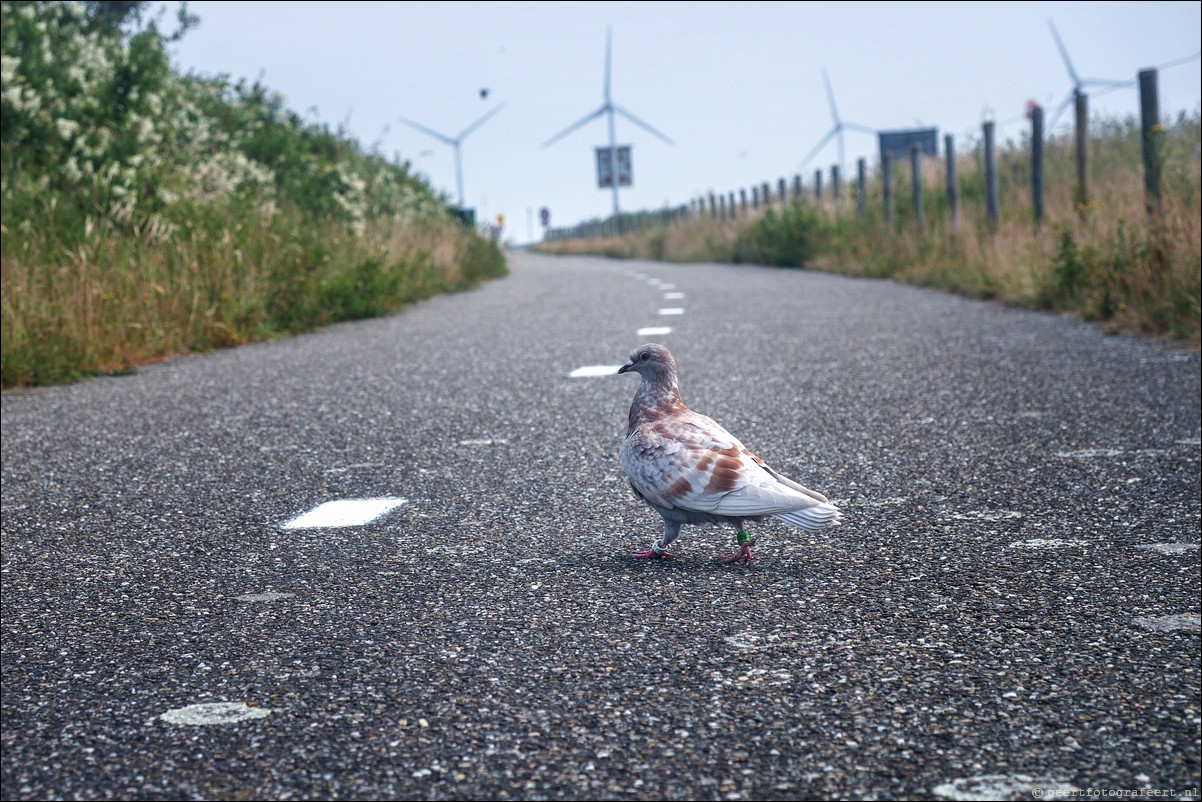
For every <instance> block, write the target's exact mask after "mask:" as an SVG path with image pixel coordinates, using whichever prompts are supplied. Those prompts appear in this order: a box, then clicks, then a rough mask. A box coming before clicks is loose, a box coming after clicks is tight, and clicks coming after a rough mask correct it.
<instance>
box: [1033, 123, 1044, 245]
mask: <svg viewBox="0 0 1202 802" xmlns="http://www.w3.org/2000/svg"><path fill="white" fill-rule="evenodd" d="M1031 206H1032V207H1033V208H1034V211H1035V225H1036V226H1042V225H1043V213H1044V208H1043V106H1035V107H1034V108H1032V109H1031Z"/></svg>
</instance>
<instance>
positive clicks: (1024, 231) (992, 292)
mask: <svg viewBox="0 0 1202 802" xmlns="http://www.w3.org/2000/svg"><path fill="white" fill-rule="evenodd" d="M1199 130H1200V125H1199V114H1198V113H1195V114H1193V115H1183V116H1182V117H1181V118H1179V119H1178V120H1177V121H1175V122H1174V123H1173V124H1172V125H1169V126H1166V127H1165V129H1164V130H1163V131H1162V132H1161V133H1160V135H1159V140H1158V147H1159V149H1160V153H1161V157H1162V159H1163V162H1162V163H1163V165H1164V167H1163V171H1162V208H1161V209H1160V211H1159V213H1157V214H1154V215H1149V214H1148V213H1147V210H1146V208H1145V195H1144V177H1143V169H1142V162H1141V155H1140V153H1141V150H1140V148H1141V146H1140V135H1139V130H1138V126H1137V125H1136V123H1135V121H1134V120H1124V121H1104V120H1098V121H1095V122H1094V123H1093V132H1092V138H1091V144H1090V154H1091V167H1090V182H1089V196H1088V198H1087V202H1086V203H1081V202H1080V199H1079V198H1078V197H1077V187H1076V172H1075V170H1076V168H1075V156H1074V145H1073V141H1072V138H1071V136H1066V137H1057V138H1053V139H1051V140H1050V141H1049V142H1048V143H1047V145H1046V149H1045V164H1046V168H1045V186H1046V187H1047V189H1046V201H1045V202H1046V209H1047V215H1046V219H1045V220H1044V221H1043V222H1042V224H1041V225H1036V223H1035V220H1034V216H1033V213H1032V211H1031V194H1030V169H1029V166H1028V164H1029V156H1028V152H1027V149H1026V146H1025V144H1023V143H1020V144H1018V145H1015V144H1013V143H1011V144H1009V145H1008V146H1007V147H1005V148H1002V149H1000V152H999V156H998V174H999V194H1000V198H1001V209H1000V224H999V225H998V227H997V229H996V230H994V228H993V226H992V225H991V223H990V222H989V221H988V219H987V216H986V213H985V180H984V164H983V161H984V160H983V153H982V150H981V148H980V147H979V146H978V147H976V148H973V149H970V150H969V151H968V152H966V153H962V154H961V155H960V156H959V157H958V159H957V173H958V177H959V184H960V196H961V208H960V225H959V227H958V230H957V229H954V227H953V226H952V221H951V219H950V213H949V211H948V206H947V191H946V187H945V179H944V176H943V169H942V164H941V162H939V161H936V160H933V159H928V160H925V161H924V164H923V168H922V176H921V180H922V182H923V193H924V203H923V211H924V222H925V225H924V226H923V228H922V229H921V230H919V227H918V226H917V221H916V215H915V213H914V211H913V209H912V208H911V203H910V198H911V177H910V175H909V172H910V171H909V168H908V165H904V166H900V165H899V166H895V168H894V169H895V173H894V181H893V184H894V200H893V204H894V209H895V215H894V220H893V222H892V223H890V222H888V221H886V219H885V215H884V211H883V210H884V203H883V197H882V195H881V181H880V176H879V175H877V176H875V177H874V178H873V179H872V180H871V181H870V182H869V184H868V195H867V198H866V206H867V214H866V215H865V217H864V219H859V218H858V217H857V215H856V201H855V198H854V191H853V192H849V193H847V194H845V195H844V197H843V198H842V199H841V200H840V201H839V202H838V203H836V202H835V201H833V199H831V198H829V197H827V198H824V199H822V200H821V201H816V200H815V199H813V198H812V197H810V196H805V197H804V198H799V199H795V200H794V201H793V202H791V203H790V204H788V205H785V206H780V205H777V206H775V207H773V208H770V209H768V210H766V211H761V212H760V213H759V214H758V215H753V216H750V217H749V216H747V215H740V218H739V219H738V220H735V221H727V222H722V221H717V220H713V219H711V218H709V217H702V218H694V219H692V220H688V221H685V222H683V223H680V224H677V225H673V226H669V227H663V226H650V227H645V228H643V229H642V230H639V231H635V232H632V233H629V234H627V235H625V236H622V237H611V238H593V239H578V240H560V241H555V242H549V243H544V244H543V245H541V246H540V249H541V250H545V251H548V252H553V253H593V254H603V255H607V256H613V257H622V258H643V259H663V260H668V261H675V262H703V261H721V262H734V263H740V262H755V263H760V264H771V265H780V266H790V267H803V268H809V269H816V270H823V271H828V272H835V273H842V274H845V275H852V276H865V277H877V278H893V279H895V280H898V281H903V282H907V283H911V284H917V285H921V286H926V287H933V288H939V289H943V290H948V291H952V292H956V293H961V294H964V295H967V296H970V297H974V298H982V299H996V300H999V301H1003V302H1006V303H1011V304H1016V305H1021V306H1025V307H1032V308H1040V309H1050V310H1058V311H1062V312H1066V313H1070V314H1073V315H1076V316H1079V317H1081V318H1083V319H1086V320H1092V321H1097V322H1099V323H1100V324H1103V325H1105V326H1106V327H1107V328H1109V329H1110V330H1113V331H1124V332H1138V333H1141V334H1145V335H1149V336H1154V337H1160V338H1165V339H1170V340H1173V341H1176V342H1178V343H1180V344H1182V345H1186V346H1188V347H1192V348H1195V349H1196V348H1198V347H1199V318H1200V298H1199V296H1200V286H1202V271H1200V267H1199V264H1200V257H1199V253H1200V246H1199V239H1200V237H1199V232H1200V228H1202V222H1200V214H1199V193H1200V189H1199V187H1200V184H1202V171H1200V169H1199Z"/></svg>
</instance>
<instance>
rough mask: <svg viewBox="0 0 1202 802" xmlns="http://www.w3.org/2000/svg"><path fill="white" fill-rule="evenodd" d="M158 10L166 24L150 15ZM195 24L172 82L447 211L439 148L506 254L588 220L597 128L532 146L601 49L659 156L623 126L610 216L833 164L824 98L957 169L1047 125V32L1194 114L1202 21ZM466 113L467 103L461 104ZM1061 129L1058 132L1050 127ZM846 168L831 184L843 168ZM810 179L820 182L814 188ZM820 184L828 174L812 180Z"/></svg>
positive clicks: (1116, 16) (1107, 94)
mask: <svg viewBox="0 0 1202 802" xmlns="http://www.w3.org/2000/svg"><path fill="white" fill-rule="evenodd" d="M175 7H176V6H175V5H174V4H168V5H167V8H168V9H169V18H170V15H173V14H174V8H175ZM188 9H189V11H190V12H192V13H194V14H196V15H197V16H198V17H199V18H200V25H199V26H198V27H197V28H195V29H194V30H191V31H189V32H188V33H187V35H186V36H185V37H184V38H183V39H182V40H181V41H179V42H178V43H176V44H174V45H172V46H171V53H172V60H173V62H174V63H175V65H176V66H177V67H178V68H179V69H180V70H181V71H182V72H185V73H187V72H192V73H196V74H199V75H205V76H216V75H228V76H230V77H231V78H233V79H238V78H245V79H248V80H251V81H254V80H259V81H261V82H262V83H263V84H264V85H265V86H267V87H269V88H271V89H273V90H275V91H277V92H279V93H281V94H282V95H283V96H284V99H285V102H286V104H287V106H288V107H289V108H290V109H292V110H293V111H296V112H297V113H298V114H301V115H302V116H303V117H304V118H306V119H308V120H311V121H319V122H324V123H326V124H328V125H330V127H331V128H337V127H339V126H344V127H345V129H346V130H347V131H348V132H350V133H351V134H352V135H353V136H354V137H355V138H357V139H358V140H359V141H360V143H361V144H362V145H363V146H364V147H365V148H368V149H376V150H378V151H379V152H380V153H382V154H383V155H385V156H387V157H388V158H395V159H399V160H403V161H407V162H409V163H410V165H411V170H412V171H413V172H415V173H418V174H420V175H422V176H424V177H426V179H427V180H428V181H429V182H430V184H431V185H432V186H433V187H434V188H435V189H436V190H437V191H440V192H443V193H445V194H446V195H447V197H448V198H449V199H450V200H451V201H452V202H454V201H455V200H457V190H456V166H455V156H454V150H453V148H452V147H451V146H450V145H448V144H445V143H444V142H442V141H439V140H438V139H436V138H434V137H432V136H429V135H428V134H426V133H423V132H421V131H419V130H416V129H414V128H412V127H410V126H407V125H406V124H404V123H403V122H401V118H402V117H404V118H406V119H408V120H411V121H413V122H416V123H418V124H420V125H422V126H425V127H427V128H429V129H432V130H434V131H437V132H440V133H442V134H444V135H446V136H448V137H450V138H455V137H457V136H459V134H460V133H461V132H462V131H464V130H466V129H468V128H469V127H470V126H471V125H472V124H473V123H475V122H476V121H477V120H479V119H480V118H481V117H483V116H484V115H486V114H488V113H489V112H490V111H492V110H493V109H494V108H495V107H497V106H499V105H500V104H502V103H503V104H504V107H503V108H501V110H500V111H498V112H496V113H495V115H494V116H492V117H491V118H489V119H488V120H486V121H485V122H484V123H483V124H481V125H480V126H479V127H478V128H476V129H475V130H473V131H471V132H470V133H469V134H468V135H467V136H466V137H464V138H463V139H462V141H461V144H460V156H461V161H462V179H463V185H464V196H465V198H464V199H465V205H466V206H468V207H472V208H474V209H475V210H476V215H477V219H478V220H481V221H490V222H495V221H496V220H497V218H498V217H499V216H501V217H503V219H504V228H503V237H504V239H505V240H506V241H508V242H510V243H512V244H517V245H520V244H525V243H527V242H531V241H537V240H539V239H540V238H541V236H542V226H541V225H540V210H541V209H543V208H546V209H547V210H548V212H549V214H550V221H551V225H552V226H553V227H560V226H569V225H572V224H575V223H577V222H580V221H583V220H589V219H594V218H604V217H608V216H609V215H610V214H611V213H612V211H613V195H612V192H611V190H609V189H600V188H598V186H597V173H596V163H595V156H594V150H593V149H594V147H596V146H603V145H606V144H608V141H609V135H608V128H607V125H606V122H605V117H604V116H602V117H599V118H597V119H595V120H593V121H591V122H589V123H587V124H585V125H583V126H581V127H580V128H579V129H577V130H575V131H573V132H572V133H570V134H568V135H567V136H565V137H563V138H562V139H560V140H558V141H557V142H554V143H553V144H551V145H550V146H549V147H545V148H544V147H543V144H544V143H545V142H546V141H547V140H549V139H551V138H552V137H554V136H555V135H556V134H558V133H560V132H561V131H563V130H564V129H566V128H568V127H569V126H571V125H572V124H574V123H576V122H577V121H579V120H581V119H582V118H584V117H586V116H588V115H589V114H591V113H593V112H595V111H597V110H598V109H599V108H600V107H601V105H602V103H603V102H604V97H603V91H604V82H605V52H606V36H607V30H610V29H612V66H611V77H610V80H611V99H612V101H613V103H614V104H615V105H617V106H620V107H622V108H623V109H625V110H626V111H628V112H629V113H630V114H631V115H633V116H635V117H637V118H638V119H639V120H641V121H642V122H644V123H646V124H648V125H650V126H652V127H653V128H655V129H656V130H657V131H659V132H661V133H663V134H664V135H666V136H667V137H668V138H670V139H671V140H672V143H673V144H668V143H666V142H664V141H662V140H661V139H659V138H657V137H656V136H654V135H653V134H651V133H649V132H647V131H645V130H644V129H643V128H641V127H639V126H637V125H635V124H634V123H632V122H629V121H628V120H627V119H625V118H623V117H622V116H616V118H615V126H616V128H615V130H616V141H617V144H618V145H630V146H631V147H632V153H633V174H634V183H633V186H631V187H628V188H623V189H622V190H621V191H620V194H619V204H620V208H621V210H622V211H636V210H647V209H660V208H663V207H664V206H668V205H671V206H675V205H680V204H685V203H688V202H689V201H690V200H692V199H694V198H697V197H699V196H702V195H705V194H708V193H709V192H720V193H727V192H730V191H736V192H737V191H738V190H739V189H741V188H742V189H750V187H752V186H753V185H759V184H760V183H762V182H764V181H768V182H771V183H772V184H773V186H774V187H775V185H776V181H777V179H779V178H781V177H784V178H787V179H789V180H790V181H791V180H792V176H793V175H794V174H797V173H801V174H802V176H803V179H804V181H805V183H806V184H807V185H809V184H811V183H812V181H813V174H814V170H815V169H817V168H821V169H823V170H824V171H829V168H830V166H831V165H832V164H835V163H836V162H837V161H838V146H837V141H838V138H837V137H836V138H833V139H831V140H830V141H829V142H828V143H827V145H826V146H825V147H824V148H823V149H822V150H821V151H819V152H818V154H817V155H816V156H814V157H813V159H812V160H811V161H810V162H809V163H808V164H806V165H805V167H804V169H803V168H802V162H803V160H804V159H805V158H806V156H807V154H808V153H810V151H811V150H812V149H813V148H814V147H815V146H816V145H818V143H819V142H820V141H821V140H822V139H823V137H825V136H826V135H827V134H828V133H830V132H831V130H832V128H833V127H834V125H835V120H834V119H833V117H832V113H831V109H830V106H829V104H828V101H827V97H826V90H825V89H824V85H823V71H824V70H826V71H827V74H828V75H829V80H830V85H831V90H832V92H833V95H834V98H835V103H836V106H837V110H838V114H839V117H840V119H841V120H842V121H843V122H844V123H847V124H853V123H854V124H857V125H859V126H866V127H868V128H870V129H873V130H896V129H903V128H911V127H937V128H938V129H939V138H940V142H942V138H943V135H944V134H952V135H953V136H954V137H955V138H956V147H957V150H964V149H967V148H969V147H970V146H971V144H972V143H973V142H974V141H976V140H979V139H980V131H981V123H982V121H983V120H985V119H993V120H995V121H996V123H997V126H998V131H999V137H1000V138H1002V139H1007V138H1009V139H1015V140H1017V139H1019V138H1020V137H1021V136H1022V134H1023V132H1024V131H1025V130H1028V127H1029V123H1028V122H1027V121H1026V119H1025V111H1026V106H1027V103H1028V101H1032V100H1033V101H1036V102H1038V103H1040V104H1042V105H1043V106H1044V107H1045V109H1047V112H1046V113H1047V114H1048V115H1049V116H1051V115H1052V114H1054V113H1055V111H1056V109H1057V108H1058V107H1059V106H1060V104H1061V103H1062V102H1063V101H1064V100H1065V99H1066V98H1067V97H1069V96H1070V94H1071V92H1072V89H1073V79H1072V78H1071V77H1070V74H1069V71H1068V68H1067V67H1066V65H1065V63H1064V60H1063V59H1062V58H1061V55H1060V52H1059V51H1058V49H1057V46H1056V41H1055V39H1054V38H1053V35H1052V32H1051V29H1050V27H1049V21H1051V22H1052V23H1054V25H1055V27H1056V29H1057V30H1058V32H1059V34H1060V37H1061V40H1062V41H1063V43H1064V47H1065V49H1066V50H1067V52H1068V54H1069V58H1070V59H1071V62H1072V64H1073V66H1074V68H1075V70H1076V72H1077V74H1078V76H1079V77H1080V78H1081V79H1083V80H1085V81H1087V82H1088V81H1090V80H1095V79H1096V80H1103V81H1120V82H1126V81H1130V82H1132V83H1133V82H1134V80H1135V77H1136V75H1137V73H1138V71H1139V70H1141V69H1145V68H1149V67H1162V65H1168V64H1170V63H1171V62H1175V61H1179V60H1182V59H1190V58H1191V57H1192V58H1193V60H1192V61H1188V62H1187V63H1185V64H1181V65H1179V66H1163V68H1162V69H1161V70H1160V73H1159V90H1160V108H1161V114H1162V117H1164V116H1175V115H1176V114H1178V113H1179V112H1182V111H1185V112H1195V111H1197V110H1199V108H1200V107H1202V64H1200V62H1199V61H1198V59H1197V56H1198V54H1199V52H1200V51H1202V3H1200V2H1197V1H1196V0H1194V1H1191V2H1089V3H1083V2H1024V3H1019V2H992V3H986V2H891V3H884V2H854V3H841V2H813V3H811V2H792V3H790V2H748V1H745V2H738V3H735V2H607V3H598V2H420V3H413V2H351V1H344V2H337V3H334V2H288V3H275V2H208V1H206V0H199V1H197V0H194V1H193V2H190V3H188ZM1084 89H1085V91H1087V92H1088V93H1090V110H1091V114H1095V115H1104V116H1107V117H1124V116H1127V115H1138V110H1139V98H1138V93H1137V90H1136V88H1135V87H1134V85H1130V86H1125V87H1120V88H1113V87H1109V86H1105V87H1104V86H1101V85H1092V84H1088V83H1087V84H1086V85H1085V87H1084ZM481 90H487V96H486V97H482V91H481ZM1071 121H1072V113H1071V109H1069V110H1066V112H1065V113H1064V115H1063V116H1062V117H1061V118H1060V121H1059V123H1058V126H1057V130H1062V131H1067V130H1069V126H1070V125H1071ZM843 140H844V148H845V167H844V170H845V175H848V174H850V172H854V169H855V163H856V159H857V158H860V157H866V158H867V159H868V163H869V165H873V164H875V163H876V161H877V157H876V146H877V143H876V138H875V137H874V136H873V135H872V134H869V133H862V132H859V131H853V130H850V129H845V130H844V132H843ZM849 171H850V172H849ZM828 175H829V173H828ZM827 180H829V178H828V179H827Z"/></svg>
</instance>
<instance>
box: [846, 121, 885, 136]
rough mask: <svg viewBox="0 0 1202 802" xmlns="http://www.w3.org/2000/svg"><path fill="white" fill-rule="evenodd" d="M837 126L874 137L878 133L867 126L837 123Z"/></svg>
mask: <svg viewBox="0 0 1202 802" xmlns="http://www.w3.org/2000/svg"><path fill="white" fill-rule="evenodd" d="M839 126H840V127H841V128H849V129H851V130H852V131H859V132H860V133H861V134H872V135H873V136H875V135H877V134H879V133H880V131H878V130H876V129H875V128H869V127H868V126H867V125H860V124H859V123H839Z"/></svg>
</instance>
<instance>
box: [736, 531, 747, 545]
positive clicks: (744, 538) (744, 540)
mask: <svg viewBox="0 0 1202 802" xmlns="http://www.w3.org/2000/svg"><path fill="white" fill-rule="evenodd" d="M735 537H736V538H738V540H739V545H740V546H741V545H743V544H744V543H750V542H751V535H749V534H747V533H746V532H740V533H739V534H737V535H736V536H735Z"/></svg>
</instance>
